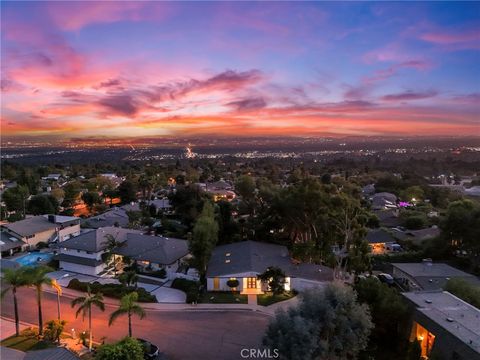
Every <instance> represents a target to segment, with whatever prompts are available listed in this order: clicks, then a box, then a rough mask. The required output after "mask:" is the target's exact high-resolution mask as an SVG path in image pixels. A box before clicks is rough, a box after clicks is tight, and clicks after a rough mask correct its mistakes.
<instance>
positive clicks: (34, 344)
mask: <svg viewBox="0 0 480 360" xmlns="http://www.w3.org/2000/svg"><path fill="white" fill-rule="evenodd" d="M0 345H1V346H6V347H10V348H12V349H16V350H20V351H29V350H41V349H46V348H48V347H55V344H52V343H50V342H46V341H41V340H38V339H37V338H36V337H29V336H15V335H13V336H11V337H9V338H6V339H5V340H3V341H2V342H0Z"/></svg>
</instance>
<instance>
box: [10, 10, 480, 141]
mask: <svg viewBox="0 0 480 360" xmlns="http://www.w3.org/2000/svg"><path fill="white" fill-rule="evenodd" d="M0 6H1V10H2V13H1V20H2V24H1V30H2V41H1V50H2V51H1V60H2V79H1V91H2V103H1V136H2V142H5V141H6V140H5V139H8V138H11V139H16V140H15V141H21V140H18V139H22V138H25V139H30V140H31V139H40V140H39V141H45V142H48V141H53V140H49V139H55V140H54V141H59V142H61V141H69V139H72V138H74V139H77V138H79V139H80V138H83V139H88V138H90V139H92V138H97V139H135V138H138V139H140V138H146V137H147V138H150V137H157V138H171V139H175V138H189V137H192V138H195V137H200V138H212V139H214V138H216V137H225V138H235V137H238V138H255V137H259V138H261V137H271V138H277V137H278V138H281V137H299V138H302V137H318V138H323V137H332V138H341V137H349V136H350V137H365V139H368V138H370V137H386V138H387V137H409V138H410V137H412V138H417V137H422V136H424V137H430V136H431V137H443V136H446V137H449V136H458V137H471V136H472V134H473V135H474V136H475V135H477V136H480V119H479V117H480V85H479V84H480V67H479V66H478V59H479V56H480V3H479V2H420V3H411V2H406V3H398V2H353V3H351V2H345V3H344V2H335V3H332V2H135V1H134V2H129V1H125V2H104V1H90V2H61V1H60V2H56V1H44V2H14V1H4V2H2V3H1V5H0ZM7 141H8V140H7ZM112 141H113V140H112Z"/></svg>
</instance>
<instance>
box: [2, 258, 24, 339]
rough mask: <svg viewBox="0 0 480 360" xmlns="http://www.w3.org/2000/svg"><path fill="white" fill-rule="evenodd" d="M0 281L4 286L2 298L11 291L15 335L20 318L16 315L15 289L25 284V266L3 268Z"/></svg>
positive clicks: (17, 333) (18, 329)
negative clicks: (0, 280)
mask: <svg viewBox="0 0 480 360" xmlns="http://www.w3.org/2000/svg"><path fill="white" fill-rule="evenodd" d="M2 283H3V285H4V286H6V287H5V288H4V289H3V290H2V293H1V295H2V296H1V297H2V298H3V297H4V296H5V294H6V293H7V292H9V291H11V292H12V295H13V311H14V315H15V335H17V336H19V335H20V326H19V322H20V320H19V316H18V300H17V290H18V288H20V287H22V286H26V285H27V281H26V279H25V268H22V267H21V268H18V269H4V270H3V278H2Z"/></svg>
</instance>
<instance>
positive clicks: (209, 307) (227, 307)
mask: <svg viewBox="0 0 480 360" xmlns="http://www.w3.org/2000/svg"><path fill="white" fill-rule="evenodd" d="M44 291H45V292H49V293H52V294H56V291H55V290H53V289H51V288H48V287H45V288H44ZM62 292H63V293H62V297H66V298H69V299H74V298H76V297H78V296H83V293H82V292H80V291H77V290H73V289H68V288H62ZM297 302H298V299H297V297H294V298H292V299H289V300H285V301H281V302H278V303H275V304H272V305H269V306H261V305H257V304H195V305H192V304H181V303H142V304H141V305H142V307H143V308H144V309H145V310H149V311H256V312H259V313H262V314H264V315H268V316H274V315H275V312H276V311H277V309H280V308H282V309H287V308H288V307H290V306H292V305H295V304H296V303H297ZM104 303H105V305H107V306H118V304H119V300H117V299H112V298H108V297H105V298H104Z"/></svg>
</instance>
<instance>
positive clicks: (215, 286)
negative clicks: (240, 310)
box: [213, 277, 220, 290]
mask: <svg viewBox="0 0 480 360" xmlns="http://www.w3.org/2000/svg"><path fill="white" fill-rule="evenodd" d="M218 289H220V278H218V277H215V278H213V290H218Z"/></svg>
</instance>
